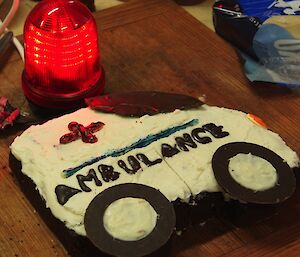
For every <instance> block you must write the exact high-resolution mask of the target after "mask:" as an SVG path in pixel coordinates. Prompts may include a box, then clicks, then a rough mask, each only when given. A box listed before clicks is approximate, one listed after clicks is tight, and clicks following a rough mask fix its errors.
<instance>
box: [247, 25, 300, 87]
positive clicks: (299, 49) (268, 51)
mask: <svg viewBox="0 0 300 257" xmlns="http://www.w3.org/2000/svg"><path fill="white" fill-rule="evenodd" d="M253 50H254V52H255V54H256V56H257V57H258V59H259V62H257V61H255V60H254V59H252V58H251V57H249V56H247V55H246V54H244V53H241V55H242V57H243V58H244V60H245V65H244V68H245V73H246V76H247V77H248V79H249V80H250V81H265V82H272V83H278V84H280V85H283V86H289V87H296V88H300V39H296V38H295V37H293V36H292V35H291V34H290V33H289V32H288V31H287V30H285V29H283V28H281V27H280V26H278V25H275V24H265V25H262V26H261V27H260V29H259V30H258V31H257V33H256V34H255V36H254V39H253Z"/></svg>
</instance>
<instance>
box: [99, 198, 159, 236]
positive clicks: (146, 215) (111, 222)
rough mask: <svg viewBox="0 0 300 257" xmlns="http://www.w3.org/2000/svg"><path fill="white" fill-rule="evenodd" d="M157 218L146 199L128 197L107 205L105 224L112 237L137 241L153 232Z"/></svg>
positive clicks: (104, 217)
mask: <svg viewBox="0 0 300 257" xmlns="http://www.w3.org/2000/svg"><path fill="white" fill-rule="evenodd" d="M157 218H158V215H157V213H156V212H155V210H154V209H153V207H152V206H151V205H150V204H149V203H148V202H147V201H146V200H144V199H141V198H132V197H126V198H122V199H119V200H117V201H115V202H113V203H111V204H110V205H109V206H108V207H107V209H106V210H105V212H104V216H103V224H104V228H105V229H106V231H107V232H108V233H109V234H110V235H111V236H112V237H114V238H117V239H120V240H123V241H137V240H140V239H142V238H144V237H146V236H148V235H149V234H150V233H151V232H152V230H153V229H154V228H155V225H156V221H157Z"/></svg>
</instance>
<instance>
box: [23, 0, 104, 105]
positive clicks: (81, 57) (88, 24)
mask: <svg viewBox="0 0 300 257" xmlns="http://www.w3.org/2000/svg"><path fill="white" fill-rule="evenodd" d="M24 45H25V69H24V72H23V89H24V93H25V95H26V96H27V97H28V98H29V99H30V100H31V101H32V102H34V103H36V104H38V105H41V106H44V107H50V108H51V107H53V108H72V107H74V105H77V104H78V103H79V102H81V101H82V99H83V98H84V97H89V96H92V95H96V94H99V93H100V92H102V91H103V87H104V78H103V77H104V72H103V70H102V68H101V65H100V51H99V48H98V35H97V28H96V23H95V20H94V18H93V16H92V15H91V13H90V11H89V10H88V9H87V8H86V7H85V6H84V5H83V4H81V3H80V2H78V1H73V0H43V1H42V2H40V3H39V4H38V5H37V6H36V7H35V8H34V9H33V10H32V11H31V13H30V14H29V16H28V17H27V20H26V23H25V27H24Z"/></svg>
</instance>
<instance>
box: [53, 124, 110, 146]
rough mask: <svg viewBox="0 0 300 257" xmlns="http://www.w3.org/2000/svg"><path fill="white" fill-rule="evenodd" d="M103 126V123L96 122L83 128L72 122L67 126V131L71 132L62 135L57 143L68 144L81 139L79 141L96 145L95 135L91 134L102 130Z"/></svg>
mask: <svg viewBox="0 0 300 257" xmlns="http://www.w3.org/2000/svg"><path fill="white" fill-rule="evenodd" d="M104 125H105V124H104V123H103V122H101V121H98V122H92V123H91V124H90V125H88V126H86V127H85V126H83V125H82V124H79V123H77V122H75V121H72V122H70V123H69V125H68V129H69V130H70V131H71V132H70V133H67V134H65V135H63V136H62V137H61V138H60V139H59V142H60V143H61V144H68V143H70V142H73V141H75V140H77V139H79V138H81V140H82V141H83V142H84V143H90V144H93V143H96V142H98V138H97V137H96V136H95V135H93V133H95V132H97V131H99V130H100V129H102V128H103V126H104Z"/></svg>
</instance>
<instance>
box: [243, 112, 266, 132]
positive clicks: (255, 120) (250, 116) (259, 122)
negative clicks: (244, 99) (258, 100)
mask: <svg viewBox="0 0 300 257" xmlns="http://www.w3.org/2000/svg"><path fill="white" fill-rule="evenodd" d="M247 118H248V119H249V120H250V121H252V122H253V123H255V124H256V125H258V126H261V127H263V128H266V129H267V128H268V126H267V124H266V123H265V122H264V121H263V120H262V119H261V118H259V117H258V116H256V115H254V114H250V113H248V114H247Z"/></svg>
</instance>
